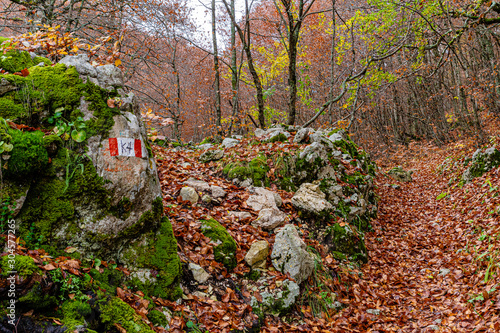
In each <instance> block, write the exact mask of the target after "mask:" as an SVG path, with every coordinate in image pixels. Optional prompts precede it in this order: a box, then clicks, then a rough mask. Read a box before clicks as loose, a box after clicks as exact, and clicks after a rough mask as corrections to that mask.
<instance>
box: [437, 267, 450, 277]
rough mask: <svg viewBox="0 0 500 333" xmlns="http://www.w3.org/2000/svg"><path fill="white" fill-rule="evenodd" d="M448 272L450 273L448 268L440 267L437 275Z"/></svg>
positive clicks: (443, 274)
mask: <svg viewBox="0 0 500 333" xmlns="http://www.w3.org/2000/svg"><path fill="white" fill-rule="evenodd" d="M448 274H450V270H449V269H448V268H441V270H440V271H439V274H438V276H446V275H448Z"/></svg>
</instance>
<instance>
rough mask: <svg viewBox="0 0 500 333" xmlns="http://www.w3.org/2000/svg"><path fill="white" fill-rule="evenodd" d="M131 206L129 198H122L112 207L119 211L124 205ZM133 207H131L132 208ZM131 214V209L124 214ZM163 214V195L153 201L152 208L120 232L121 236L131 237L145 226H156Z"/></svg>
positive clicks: (113, 210) (113, 209) (114, 210)
mask: <svg viewBox="0 0 500 333" xmlns="http://www.w3.org/2000/svg"><path fill="white" fill-rule="evenodd" d="M126 206H130V200H128V198H124V199H122V200H121V201H120V202H119V203H118V205H117V206H115V207H113V208H112V210H111V211H112V212H115V213H117V212H119V211H122V210H123V209H124V207H126ZM130 209H131V208H129V210H130ZM127 212H128V214H130V212H129V211H123V214H127ZM162 215H163V200H162V198H161V197H158V198H156V199H155V200H153V202H152V206H151V210H148V211H146V212H145V213H143V214H142V215H141V217H140V218H139V220H138V221H137V222H136V223H134V224H133V225H131V226H130V227H128V228H127V229H125V230H122V231H121V232H120V234H119V237H126V238H128V237H131V236H134V235H138V234H140V232H142V231H144V230H145V228H149V229H151V228H155V227H157V226H158V225H159V224H160V221H161V217H162Z"/></svg>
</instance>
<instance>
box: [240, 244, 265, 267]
mask: <svg viewBox="0 0 500 333" xmlns="http://www.w3.org/2000/svg"><path fill="white" fill-rule="evenodd" d="M268 255H269V243H268V242H267V241H265V240H261V241H257V242H254V243H252V245H251V246H250V250H248V252H247V254H246V255H245V261H246V263H247V264H248V265H249V266H250V267H252V268H266V260H267V256H268Z"/></svg>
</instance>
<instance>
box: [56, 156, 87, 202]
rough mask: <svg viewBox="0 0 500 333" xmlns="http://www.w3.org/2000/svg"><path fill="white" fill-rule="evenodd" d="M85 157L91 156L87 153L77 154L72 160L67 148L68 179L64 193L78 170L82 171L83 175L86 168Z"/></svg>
mask: <svg viewBox="0 0 500 333" xmlns="http://www.w3.org/2000/svg"><path fill="white" fill-rule="evenodd" d="M85 157H87V158H89V157H88V156H87V155H86V154H83V155H80V154H75V157H74V159H73V160H72V158H71V154H70V151H69V150H66V179H65V187H64V190H63V193H65V192H66V190H67V189H68V187H69V182H70V181H71V179H73V177H74V176H75V172H76V171H77V170H80V173H81V174H82V175H83V172H84V170H85V168H84V166H83V162H84V159H85ZM89 159H90V158H89Z"/></svg>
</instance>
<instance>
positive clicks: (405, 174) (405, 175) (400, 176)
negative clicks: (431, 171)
mask: <svg viewBox="0 0 500 333" xmlns="http://www.w3.org/2000/svg"><path fill="white" fill-rule="evenodd" d="M412 173H413V171H405V170H403V167H401V166H397V167H395V168H392V169H391V170H389V172H388V173H387V174H388V175H389V176H391V177H392V179H394V180H396V181H398V182H411V181H412V179H411V175H412Z"/></svg>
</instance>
